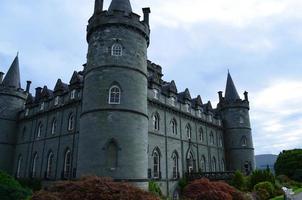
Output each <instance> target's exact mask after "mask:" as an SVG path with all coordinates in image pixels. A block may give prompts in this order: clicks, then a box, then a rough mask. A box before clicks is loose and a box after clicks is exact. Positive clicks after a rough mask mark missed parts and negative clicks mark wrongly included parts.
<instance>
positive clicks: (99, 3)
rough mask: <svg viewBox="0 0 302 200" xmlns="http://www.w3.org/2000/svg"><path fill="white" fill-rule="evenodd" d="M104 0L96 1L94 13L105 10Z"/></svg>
mask: <svg viewBox="0 0 302 200" xmlns="http://www.w3.org/2000/svg"><path fill="white" fill-rule="evenodd" d="M103 4H104V0H95V3H94V13H99V12H102V11H103Z"/></svg>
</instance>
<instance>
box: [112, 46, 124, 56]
mask: <svg viewBox="0 0 302 200" xmlns="http://www.w3.org/2000/svg"><path fill="white" fill-rule="evenodd" d="M111 55H112V56H122V55H123V47H122V45H120V44H118V43H115V44H113V45H112V47H111Z"/></svg>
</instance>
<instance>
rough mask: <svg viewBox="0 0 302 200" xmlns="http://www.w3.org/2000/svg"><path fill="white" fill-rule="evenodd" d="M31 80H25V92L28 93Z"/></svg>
mask: <svg viewBox="0 0 302 200" xmlns="http://www.w3.org/2000/svg"><path fill="white" fill-rule="evenodd" d="M30 84H31V81H26V92H27V93H29V90H30Z"/></svg>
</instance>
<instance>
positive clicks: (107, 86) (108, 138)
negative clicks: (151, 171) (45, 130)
mask: <svg viewBox="0 0 302 200" xmlns="http://www.w3.org/2000/svg"><path fill="white" fill-rule="evenodd" d="M96 3H98V4H99V5H100V1H98V0H96ZM101 6H102V5H101ZM96 9H97V10H98V11H97V12H94V15H93V16H92V17H91V19H90V20H89V25H88V27H87V41H88V54H87V65H86V67H85V70H84V89H83V100H82V113H81V118H80V136H79V137H80V139H79V156H78V169H77V176H78V177H80V176H82V175H86V174H95V175H99V176H107V177H108V176H110V177H113V178H114V179H115V180H125V181H129V182H134V183H137V184H138V183H139V184H138V185H140V186H142V187H143V188H146V186H147V181H148V180H147V169H148V156H147V148H148V130H147V128H148V115H147V47H148V44H149V33H150V30H149V25H148V23H147V22H146V21H145V20H142V21H141V20H140V16H138V15H137V14H135V13H133V12H132V8H131V4H130V2H129V0H112V2H111V4H110V7H109V10H108V11H100V10H101V8H99V7H98V6H96ZM145 15H147V14H145ZM145 17H148V16H145Z"/></svg>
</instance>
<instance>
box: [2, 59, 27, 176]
mask: <svg viewBox="0 0 302 200" xmlns="http://www.w3.org/2000/svg"><path fill="white" fill-rule="evenodd" d="M26 97H27V93H26V92H24V91H23V90H22V89H21V88H20V73H19V61H18V56H17V57H16V58H15V60H14V62H13V63H12V65H11V67H10V69H9V70H8V72H7V74H6V76H5V78H4V80H3V82H2V83H0V158H1V159H0V169H1V170H4V171H6V172H8V173H10V174H12V173H13V172H12V169H13V157H14V150H15V143H16V133H17V128H18V127H17V120H18V113H19V111H21V110H22V109H23V106H24V104H25V100H26Z"/></svg>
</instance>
